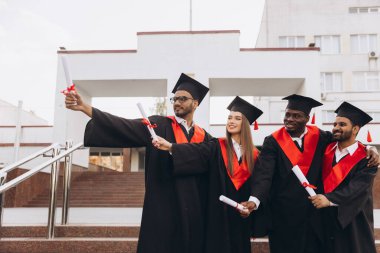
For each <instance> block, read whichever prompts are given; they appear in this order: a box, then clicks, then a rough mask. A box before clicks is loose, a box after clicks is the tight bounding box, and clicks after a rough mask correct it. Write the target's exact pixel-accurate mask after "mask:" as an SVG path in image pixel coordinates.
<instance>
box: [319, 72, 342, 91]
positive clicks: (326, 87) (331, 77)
mask: <svg viewBox="0 0 380 253" xmlns="http://www.w3.org/2000/svg"><path fill="white" fill-rule="evenodd" d="M321 90H322V91H323V92H326V91H342V90H343V88H342V73H339V72H335V73H333V72H332V73H329V72H322V73H321Z"/></svg>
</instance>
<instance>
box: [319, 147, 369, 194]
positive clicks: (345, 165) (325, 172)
mask: <svg viewBox="0 0 380 253" xmlns="http://www.w3.org/2000/svg"><path fill="white" fill-rule="evenodd" d="M335 145H336V143H331V144H330V145H328V146H327V148H326V151H325V154H324V157H323V164H322V166H323V167H322V180H323V187H324V189H325V193H330V192H332V191H334V190H335V188H336V187H338V185H339V184H340V183H342V182H343V180H344V179H345V178H346V176H347V175H348V173H350V171H351V169H352V168H353V167H354V166H355V165H356V164H357V163H358V162H360V161H361V160H362V159H363V158H365V157H366V156H367V152H366V150H365V147H364V145H363V144H361V143H359V147H358V148H357V149H356V150H355V152H354V153H353V154H352V155H349V154H348V155H347V156H345V157H343V158H342V159H341V160H339V162H338V163H337V164H335V166H334V167H332V163H333V159H334V155H335V148H334V146H335Z"/></svg>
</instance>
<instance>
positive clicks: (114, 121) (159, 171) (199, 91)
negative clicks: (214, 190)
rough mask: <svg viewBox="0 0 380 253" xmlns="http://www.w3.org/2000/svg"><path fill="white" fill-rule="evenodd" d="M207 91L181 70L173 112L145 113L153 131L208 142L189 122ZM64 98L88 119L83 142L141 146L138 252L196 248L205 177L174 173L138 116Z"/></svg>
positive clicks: (171, 137)
mask: <svg viewBox="0 0 380 253" xmlns="http://www.w3.org/2000/svg"><path fill="white" fill-rule="evenodd" d="M208 90H209V89H208V88H207V87H205V86H204V85H202V84H201V83H199V82H198V81H196V80H194V79H192V78H190V77H189V76H187V75H185V74H182V75H181V76H180V78H179V80H178V81H177V83H176V85H175V87H174V89H173V91H172V92H173V93H174V97H173V98H171V101H172V103H173V110H174V113H175V116H168V117H164V116H158V115H155V116H151V117H149V121H150V122H151V124H152V125H156V126H157V127H156V128H155V129H154V130H155V132H156V133H157V134H158V135H160V136H162V137H164V138H166V139H168V140H170V141H171V142H173V143H188V142H191V143H199V142H203V141H206V142H207V141H209V140H210V139H211V136H210V135H209V134H208V133H207V132H206V131H205V130H204V129H202V128H201V127H199V126H198V125H196V124H195V123H194V121H193V115H194V113H195V110H196V109H197V107H198V106H199V104H200V103H201V102H202V100H203V98H204V97H205V96H206V94H207V92H208ZM65 103H66V107H67V108H68V109H71V110H75V111H82V112H83V113H85V114H86V115H88V116H89V117H90V118H91V120H90V121H89V122H88V123H87V126H86V130H85V136H84V145H85V146H87V147H119V148H133V147H146V156H145V198H144V206H143V213H142V220H141V228H140V235H139V241H138V246H137V253H178V252H184V253H199V252H201V248H202V245H203V238H204V221H203V217H204V216H205V215H204V212H205V203H206V197H207V196H206V195H205V194H204V192H205V189H206V187H207V180H205V179H204V178H203V177H199V176H198V175H194V176H190V177H183V178H182V177H175V176H174V174H173V163H172V157H171V155H170V154H169V153H168V152H162V151H160V150H157V149H155V148H153V146H152V142H151V135H150V133H149V131H148V129H147V126H146V125H145V124H144V123H143V122H142V119H124V118H120V117H117V116H114V115H111V114H109V113H106V112H102V111H100V110H98V109H96V108H93V107H91V106H90V105H88V104H86V103H84V102H83V100H82V99H81V97H80V95H79V94H77V93H75V92H70V93H68V94H67V95H66V100H65ZM136 109H137V108H136ZM99 187H101V185H100V186H99Z"/></svg>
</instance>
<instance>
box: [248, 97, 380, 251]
mask: <svg viewBox="0 0 380 253" xmlns="http://www.w3.org/2000/svg"><path fill="white" fill-rule="evenodd" d="M283 99H284V100H288V105H287V107H286V110H285V117H284V127H282V128H280V129H279V130H277V131H276V132H274V133H273V134H271V135H269V136H267V137H266V138H265V140H264V143H263V146H262V150H261V153H260V156H259V161H258V163H257V167H256V168H255V170H254V172H253V189H252V196H253V197H255V198H256V200H255V203H256V206H255V207H254V209H257V208H258V210H257V212H258V211H260V208H261V213H263V214H266V215H267V216H266V217H265V218H267V219H268V221H267V224H265V225H266V226H268V228H267V229H268V238H269V246H270V251H271V253H309V252H310V253H314V252H321V245H322V229H321V226H320V219H319V214H318V212H316V210H315V208H314V207H313V205H312V204H311V203H310V201H309V200H308V195H307V192H306V190H305V189H304V187H303V186H302V185H301V184H300V182H299V181H298V179H297V177H296V176H295V174H294V173H293V172H292V170H291V169H292V168H293V166H295V165H298V166H299V167H300V169H301V171H302V172H303V174H304V175H305V177H306V178H307V179H308V181H309V183H310V184H311V185H314V186H317V187H318V189H317V192H318V191H321V188H322V187H321V168H322V157H323V154H324V151H325V148H326V147H327V145H328V144H329V143H330V142H331V141H332V134H331V133H330V132H325V131H322V130H320V129H319V128H317V127H316V126H309V125H306V124H307V122H308V121H309V118H310V117H309V114H310V111H311V109H312V108H314V107H318V106H321V105H322V104H321V103H319V102H318V101H316V100H314V99H312V98H309V97H305V96H300V95H296V94H293V95H290V96H288V97H285V98H283ZM370 153H371V154H372V153H374V154H373V157H372V158H371V159H373V160H372V162H373V163H377V161H378V154H377V151H375V150H374V149H371V151H370ZM262 209H264V210H265V212H263V210H262ZM257 214H259V212H258V213H257ZM257 224H259V225H262V224H263V222H260V223H257ZM256 229H257V230H258V231H260V233H263V230H264V229H266V228H260V227H259V228H256Z"/></svg>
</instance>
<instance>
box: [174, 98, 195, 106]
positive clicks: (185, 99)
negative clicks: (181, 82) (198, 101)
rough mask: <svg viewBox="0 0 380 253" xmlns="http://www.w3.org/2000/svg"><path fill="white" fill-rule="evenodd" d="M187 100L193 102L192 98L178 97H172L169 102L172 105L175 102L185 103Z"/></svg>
mask: <svg viewBox="0 0 380 253" xmlns="http://www.w3.org/2000/svg"><path fill="white" fill-rule="evenodd" d="M188 99H192V100H194V98H188V97H186V96H179V97H172V98H170V102H171V103H172V104H174V103H175V102H177V101H179V102H180V103H181V104H182V103H184V102H186V101H187V100H188Z"/></svg>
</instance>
